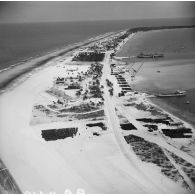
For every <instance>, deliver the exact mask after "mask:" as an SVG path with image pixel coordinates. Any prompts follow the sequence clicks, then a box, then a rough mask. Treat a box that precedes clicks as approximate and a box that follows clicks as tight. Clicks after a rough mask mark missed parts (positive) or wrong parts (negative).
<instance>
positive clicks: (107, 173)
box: [0, 61, 187, 193]
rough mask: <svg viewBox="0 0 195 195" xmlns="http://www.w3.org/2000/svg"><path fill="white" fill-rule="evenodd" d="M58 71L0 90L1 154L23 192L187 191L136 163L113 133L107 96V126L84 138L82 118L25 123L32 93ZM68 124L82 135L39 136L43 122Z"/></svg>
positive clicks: (47, 71)
mask: <svg viewBox="0 0 195 195" xmlns="http://www.w3.org/2000/svg"><path fill="white" fill-rule="evenodd" d="M53 63H54V64H53V65H55V64H56V61H54V62H53ZM107 63H108V61H105V66H106V65H108V64H107ZM50 65H52V62H50ZM107 71H108V70H107V69H105V70H104V79H105V78H106V75H107V73H108V72H107ZM57 75H58V70H57V68H56V66H48V67H46V68H44V69H42V70H40V71H37V72H36V73H35V74H33V75H32V76H31V77H30V78H28V79H27V80H26V81H25V82H23V83H21V84H20V85H18V86H16V87H15V88H14V89H12V90H10V91H9V92H6V93H4V94H2V95H1V96H0V108H1V109H0V116H1V117H0V154H1V157H2V160H3V161H4V162H5V164H6V166H7V167H8V169H9V170H10V172H11V174H12V175H13V177H14V178H15V180H16V182H17V184H18V185H19V187H20V189H21V190H22V192H36V193H38V192H40V191H41V192H44V193H49V192H56V193H64V192H65V191H66V190H67V189H69V190H71V191H72V192H74V193H76V192H77V191H76V190H78V189H83V190H84V191H85V192H86V193H185V192H187V191H186V190H185V189H183V188H181V187H180V186H179V185H178V184H176V183H174V182H172V181H171V180H169V179H167V178H166V177H165V176H163V175H162V174H160V171H159V170H158V169H157V168H154V166H150V165H144V164H143V163H142V164H140V162H139V161H138V160H137V158H136V157H135V155H134V154H133V152H131V150H129V148H128V147H129V146H128V145H127V144H126V143H125V142H124V140H123V142H121V138H119V139H118V138H116V133H115V130H116V129H115V128H116V127H114V128H113V125H112V123H113V124H114V121H113V120H114V117H115V116H114V115H112V105H110V103H108V102H109V100H108V99H107V100H106V101H107V103H108V107H107V108H106V110H107V111H106V113H107V114H108V113H109V112H110V111H111V115H110V119H109V129H108V132H107V133H105V134H104V135H102V136H100V137H97V139H96V138H94V139H88V133H86V131H85V130H84V126H83V125H84V124H83V123H61V122H60V123H53V124H45V125H40V126H36V127H32V126H30V125H29V122H30V119H31V114H32V106H33V103H34V98H35V97H36V96H37V95H38V94H39V93H40V92H43V91H44V90H45V89H47V88H48V87H50V86H52V82H53V77H56V76H57ZM106 97H107V98H108V96H106ZM115 122H116V121H115ZM70 126H74V127H75V126H76V127H78V128H79V132H80V134H81V136H79V137H78V136H76V137H75V138H73V139H72V138H67V139H65V140H59V141H55V142H45V141H44V140H43V139H42V138H41V131H40V130H41V129H42V128H52V127H70ZM114 129H115V130H114Z"/></svg>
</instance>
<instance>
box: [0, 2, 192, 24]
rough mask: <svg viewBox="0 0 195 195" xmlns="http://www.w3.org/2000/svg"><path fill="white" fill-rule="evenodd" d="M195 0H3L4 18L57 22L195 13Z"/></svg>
mask: <svg viewBox="0 0 195 195" xmlns="http://www.w3.org/2000/svg"><path fill="white" fill-rule="evenodd" d="M194 10H195V2H181V1H164V2H163V1H148V2H147V1H143V2H141V1H137V2H136V1H124V2H121V1H120V2H119V1H111V2H110V1H103V2H102V1H99V2H98V1H94V2H92V1H66V2H65V1H58V2H56V1H50V2H48V1H46V2H44V1H42V2H36V1H34V2H33V1H29V2H27V1H26V2H24V1H23V2H21V1H15V2H0V22H12V23H13V22H14V23H18V22H55V21H94V20H128V19H148V18H183V17H195V11H194Z"/></svg>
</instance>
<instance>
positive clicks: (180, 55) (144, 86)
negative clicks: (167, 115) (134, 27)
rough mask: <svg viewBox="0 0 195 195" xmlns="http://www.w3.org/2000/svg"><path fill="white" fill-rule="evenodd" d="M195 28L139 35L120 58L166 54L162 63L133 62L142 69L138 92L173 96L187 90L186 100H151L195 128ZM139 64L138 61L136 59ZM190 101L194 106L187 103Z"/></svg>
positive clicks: (129, 43) (137, 86) (137, 85)
mask: <svg viewBox="0 0 195 195" xmlns="http://www.w3.org/2000/svg"><path fill="white" fill-rule="evenodd" d="M194 35H195V28H192V29H175V30H158V31H148V32H140V33H137V34H136V35H135V36H134V37H133V38H132V39H131V40H129V42H127V44H126V45H125V46H124V47H123V48H122V50H121V51H120V52H119V53H118V55H119V56H133V55H135V56H136V55H138V54H139V53H140V52H144V53H155V52H159V53H163V54H164V55H165V57H164V58H163V59H159V60H146V59H141V60H140V61H139V62H135V63H134V61H133V60H131V61H129V62H128V63H129V66H131V65H132V64H133V63H134V67H135V68H136V66H137V67H138V66H139V65H140V64H141V63H142V62H144V64H143V66H142V68H141V70H140V71H139V72H138V74H137V75H136V79H135V81H134V84H133V87H134V89H135V90H139V91H143V92H147V93H149V94H159V93H164V94H167V93H173V92H175V91H176V90H178V89H179V90H186V91H187V95H186V96H183V97H166V98H151V100H152V101H153V102H154V103H156V104H158V105H159V106H161V107H163V108H165V109H166V110H167V111H169V112H172V113H173V114H175V115H177V116H179V117H181V118H183V119H184V120H186V121H188V122H190V123H191V124H193V125H194V126H195V36H194ZM136 61H137V60H136ZM187 101H189V102H190V104H187V103H186V102H187Z"/></svg>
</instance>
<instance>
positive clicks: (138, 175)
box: [102, 52, 166, 193]
mask: <svg viewBox="0 0 195 195" xmlns="http://www.w3.org/2000/svg"><path fill="white" fill-rule="evenodd" d="M110 53H111V52H107V53H106V55H105V60H104V62H103V65H104V67H103V75H102V81H103V82H104V86H106V78H107V76H108V75H109V74H110V64H109V60H110ZM104 99H105V114H106V116H107V117H108V123H109V127H110V128H111V130H112V131H113V134H114V136H115V139H116V143H117V145H118V146H119V149H120V151H121V154H122V155H124V157H125V158H126V160H127V161H128V163H129V166H131V171H132V168H133V169H134V172H132V177H134V178H135V179H136V180H137V181H138V183H140V187H141V188H144V189H145V191H146V192H150V193H157V192H158V193H160V192H161V193H166V190H165V189H163V188H161V187H160V186H157V185H156V184H155V183H153V182H152V181H151V180H150V179H149V178H148V177H146V175H145V174H144V173H143V171H142V170H141V169H140V167H139V166H138V165H137V163H136V160H135V158H136V156H135V154H134V153H133V152H131V150H130V148H129V145H127V144H126V143H125V140H124V137H123V136H122V134H121V133H120V131H119V128H120V124H119V120H118V117H117V116H116V112H115V106H114V104H113V100H112V98H111V97H110V95H109V93H108V88H107V87H104ZM127 171H128V170H127Z"/></svg>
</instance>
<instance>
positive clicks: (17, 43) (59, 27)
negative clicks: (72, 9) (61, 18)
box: [0, 19, 194, 70]
mask: <svg viewBox="0 0 195 195" xmlns="http://www.w3.org/2000/svg"><path fill="white" fill-rule="evenodd" d="M192 23H194V19H158V20H155V19H152V20H151V19H150V20H124V21H93V22H55V23H29V24H27V23H25V24H24V23H23V24H10V23H9V24H0V70H1V69H5V68H7V67H9V66H11V65H12V64H16V63H18V62H20V61H21V60H24V59H28V58H30V57H34V56H36V55H40V54H42V53H44V52H48V51H51V50H55V49H57V48H62V47H64V46H67V45H69V44H72V43H75V42H79V41H82V40H84V39H88V38H90V37H93V36H96V35H99V34H103V33H106V32H111V31H117V30H121V29H127V28H133V27H138V26H159V25H189V24H192Z"/></svg>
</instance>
